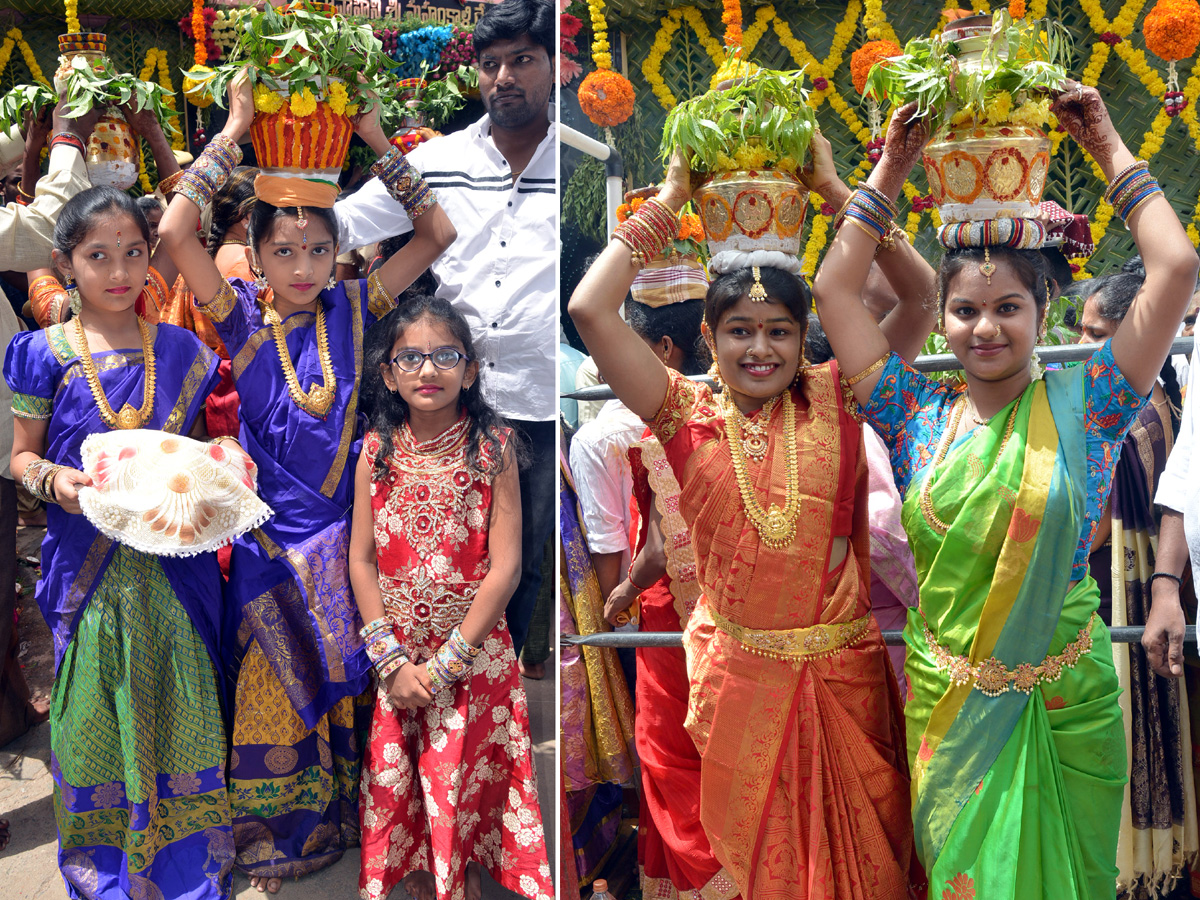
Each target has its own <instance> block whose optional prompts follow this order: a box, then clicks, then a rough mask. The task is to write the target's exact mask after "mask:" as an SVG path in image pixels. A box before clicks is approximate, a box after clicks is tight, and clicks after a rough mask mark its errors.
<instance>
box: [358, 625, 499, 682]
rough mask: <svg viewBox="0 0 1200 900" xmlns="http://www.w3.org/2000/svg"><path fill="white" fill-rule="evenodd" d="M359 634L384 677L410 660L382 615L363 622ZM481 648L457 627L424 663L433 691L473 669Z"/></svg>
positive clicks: (393, 629) (381, 676) (393, 630)
mask: <svg viewBox="0 0 1200 900" xmlns="http://www.w3.org/2000/svg"><path fill="white" fill-rule="evenodd" d="M359 635H361V636H362V639H363V641H364V642H365V643H366V645H367V657H368V658H369V659H370V660H371V664H372V665H373V666H374V667H375V671H376V672H377V673H378V674H379V678H380V679H381V680H384V681H386V680H387V679H388V678H389V677H390V676H391V674H392V673H393V672H396V671H398V670H399V669H400V668H401V667H403V666H404V664H405V663H407V662H411V660H410V659H409V658H408V653H407V652H406V651H405V649H404V647H403V646H402V645H401V644H400V639H399V638H397V637H396V630H395V628H394V627H393V626H392V623H391V622H390V621H389V620H388V619H387V618H384V617H381V618H378V619H375V620H374V621H373V622H369V623H368V624H366V625H364V626H363V628H362V630H361V631H360V632H359ZM482 649H483V648H482V647H473V646H471V645H470V644H469V643H468V642H467V639H466V638H464V637H463V636H462V632H461V631H459V629H458V628H457V627H456V628H455V629H454V630H453V631H452V632H450V637H449V638H447V639H446V642H445V643H443V644H442V646H441V647H439V648H438V651H437V653H435V654H434V655H433V657H432V658H431V659H430V660H429V662H428V663H426V666H425V671H426V673H427V674H428V675H429V681H430V684H431V686H432V688H433V693H435V694H436V693H438V692H439V691H442V690H444V689H445V688H448V687H450V685H452V684H454V683H455V682H456V681H458V680H459V679H460V678H462V677H463V676H464V675H466V674H467V673H468V672H470V671H471V666H472V665H473V664H474V662H475V657H477V656H478V655H479V653H480V651H481V650H482Z"/></svg>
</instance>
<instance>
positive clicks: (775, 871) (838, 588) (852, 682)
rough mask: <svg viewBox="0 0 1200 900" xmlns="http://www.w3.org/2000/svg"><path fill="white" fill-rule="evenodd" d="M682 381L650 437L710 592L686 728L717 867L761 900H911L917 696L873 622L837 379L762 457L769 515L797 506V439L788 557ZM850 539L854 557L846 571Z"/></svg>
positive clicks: (709, 410)
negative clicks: (697, 761)
mask: <svg viewBox="0 0 1200 900" xmlns="http://www.w3.org/2000/svg"><path fill="white" fill-rule="evenodd" d="M670 378H671V381H670V389H669V391H668V395H667V399H666V401H665V402H664V404H663V408H662V409H661V410H660V412H659V414H658V415H657V416H656V417H655V420H654V421H653V423H651V426H650V427H651V430H652V431H653V432H654V434H655V436H656V437H658V439H659V440H660V441H661V442H662V444H663V447H664V450H665V451H666V456H667V459H668V460H669V462H670V464H671V467H672V469H673V471H674V472H675V475H676V477H677V479H678V481H679V485H680V491H681V493H680V503H679V507H680V512H681V514H682V517H683V519H684V521H685V522H686V523H687V524H688V527H689V528H690V531H691V541H692V546H693V548H694V550H695V554H696V564H697V567H698V580H699V582H700V586H701V588H702V591H703V594H702V596H701V598H700V601H699V603H698V605H697V607H696V610H695V612H694V614H693V615H692V616H691V618H690V621H689V623H688V627H687V630H686V632H685V634H684V649H685V651H686V654H687V663H688V677H689V681H690V691H689V700H688V717H687V722H686V727H687V729H688V732H689V733H690V734H691V736H692V739H693V740H694V741H695V743H696V747H697V749H698V750H699V752H700V757H701V772H700V779H701V789H700V793H701V797H700V821H701V823H702V824H703V826H704V829H705V832H706V833H707V835H708V838H709V840H710V842H711V844H712V848H713V853H714V855H715V856H716V858H717V860H718V861H719V862H720V863H721V865H722V866H724V868H725V870H726V871H727V872H728V873H729V874H730V875H731V876H732V877H733V879H734V880H735V881H736V882H737V885H738V888H739V890H740V893H741V895H742V896H743V897H746V898H751V897H752V898H754V900H774V898H789V900H793V898H826V900H834V898H837V900H850V898H855V900H859V898H861V900H889V898H905V897H909V896H910V891H911V890H912V888H910V885H911V884H914V883H916V882H919V881H921V880H922V876H921V874H920V869H919V866H918V865H917V864H916V862H915V856H914V854H913V841H912V821H911V817H910V811H909V779H908V770H907V764H906V760H905V748H904V737H903V725H902V714H901V708H900V698H899V693H898V690H897V688H896V681H895V676H894V674H893V672H892V668H891V664H890V662H889V660H888V656H887V652H886V650H885V648H884V645H883V641H882V638H881V636H880V634H879V628H878V626H877V625H876V624H875V621H874V619H873V618H871V616H870V596H869V589H870V564H869V539H868V530H867V487H866V479H867V471H866V462H865V457H864V454H863V450H862V436H861V430H860V426H859V424H858V422H857V421H856V419H855V418H854V417H853V416H852V415H851V414H850V413H849V411H848V410H847V409H846V407H845V404H844V401H843V394H842V388H841V383H840V380H839V377H838V374H837V370H836V367H835V364H834V363H829V364H826V365H822V366H814V367H811V368H808V369H806V370H805V373H804V377H803V379H802V382H801V384H800V386H799V387H794V388H792V398H793V400H794V402H795V404H796V429H795V432H794V433H793V434H790V435H788V434H784V433H783V414H782V404H776V405H775V407H774V408H773V410H772V411H771V412H770V418H769V421H768V422H767V423H766V425H767V429H768V435H769V438H768V440H769V445H768V452H767V454H766V456H765V457H764V459H763V461H762V462H761V463H756V462H755V461H754V460H753V459H751V458H747V466H748V469H749V474H750V477H751V481H752V483H753V485H754V490H755V491H756V494H757V496H758V499H759V502H760V503H762V504H763V506H764V507H766V506H768V505H769V504H778V505H779V506H783V503H784V494H785V483H786V477H787V473H786V472H785V466H784V458H785V452H784V448H785V446H786V445H785V444H784V441H786V440H795V441H796V444H797V449H798V458H799V468H800V494H801V507H800V514H799V517H798V520H797V522H798V524H797V528H796V532H795V534H794V536H793V538H792V540H791V542H790V544H788V545H787V546H785V547H783V548H779V549H775V548H771V547H768V546H766V545H765V544H763V543H762V542H761V541H760V539H759V536H758V533H757V532H756V530H755V528H754V526H753V525H752V524H751V523H750V521H749V520H748V519H747V517H746V513H745V509H744V506H743V503H742V499H741V496H740V494H739V491H738V485H737V483H736V480H735V476H734V471H733V464H732V460H731V456H730V448H729V444H728V439H727V438H726V436H725V424H724V417H723V415H722V413H721V410H720V407H719V406H718V404H717V403H715V402H714V400H713V397H712V394H711V392H710V391H709V389H708V388H707V387H706V386H704V385H699V384H695V383H692V382H689V381H687V380H686V379H684V378H683V377H682V376H679V375H678V374H677V373H674V372H672V373H670ZM756 415H757V414H756ZM837 537H844V538H846V539H847V540H848V542H849V551H848V553H847V555H846V559H845V561H844V563H842V564H839V565H836V566H834V567H833V571H832V572H830V571H829V561H830V556H831V552H832V550H833V547H834V544H835V540H834V539H835V538H837Z"/></svg>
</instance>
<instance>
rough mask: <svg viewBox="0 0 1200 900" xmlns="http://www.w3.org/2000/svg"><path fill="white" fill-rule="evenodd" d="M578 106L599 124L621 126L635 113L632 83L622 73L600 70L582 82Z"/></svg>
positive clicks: (591, 73)
mask: <svg viewBox="0 0 1200 900" xmlns="http://www.w3.org/2000/svg"><path fill="white" fill-rule="evenodd" d="M579 106H580V108H581V109H582V110H583V114H584V115H585V116H587V117H588V118H589V119H591V120H592V122H594V123H595V124H596V125H599V126H601V127H602V128H606V127H609V126H612V125H620V124H621V123H622V122H624V121H625V120H626V119H628V118H629V117H630V116H631V115H633V85H632V84H630V83H629V79H628V78H626V77H625V76H624V75H622V74H621V73H620V72H614V71H612V70H611V69H597V70H596V71H595V72H590V73H588V76H587V77H586V78H584V79H583V83H582V84H580V85H579Z"/></svg>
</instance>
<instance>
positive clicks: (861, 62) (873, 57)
mask: <svg viewBox="0 0 1200 900" xmlns="http://www.w3.org/2000/svg"><path fill="white" fill-rule="evenodd" d="M902 52H903V51H902V50H901V49H900V45H899V44H897V43H896V42H895V41H868V42H867V43H865V44H863V45H862V46H861V47H859V48H858V49H857V50H855V51H854V53H853V54H851V56H850V77H851V79H853V81H854V89H855V90H856V91H858V92H859V93H860V94H861V93H862V92H863V88H865V87H866V86H867V75H868V74H870V72H871V67H872V66H874V65H875V63H877V62H882V61H883V60H885V59H888V58H890V57H892V56H899V55H900V54H901V53H902Z"/></svg>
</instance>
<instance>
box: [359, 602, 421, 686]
mask: <svg viewBox="0 0 1200 900" xmlns="http://www.w3.org/2000/svg"><path fill="white" fill-rule="evenodd" d="M359 635H360V636H361V637H362V639H363V643H365V644H366V645H367V657H368V658H369V659H370V660H371V665H373V666H374V667H375V671H376V672H377V673H379V680H380V681H387V679H388V677H389V676H390V675H391V674H392V673H393V672H395V671H397V670H399V669H400V668H401V667H402V666H403V665H404V664H405V663H406V662H408V661H409V660H408V654H407V653H405V651H404V648H403V647H402V646H401V645H400V639H399V638H397V637H396V629H395V628H393V627H392V623H391V622H390V621H389V620H388V619H387V618H382V617H381V618H378V619H376V620H375V621H373V622H371V623H369V624H367V625H364V626H363V627H362V630H361V631H360V632H359Z"/></svg>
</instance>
